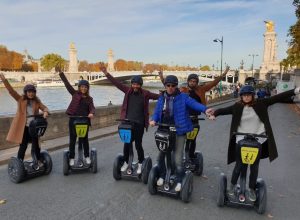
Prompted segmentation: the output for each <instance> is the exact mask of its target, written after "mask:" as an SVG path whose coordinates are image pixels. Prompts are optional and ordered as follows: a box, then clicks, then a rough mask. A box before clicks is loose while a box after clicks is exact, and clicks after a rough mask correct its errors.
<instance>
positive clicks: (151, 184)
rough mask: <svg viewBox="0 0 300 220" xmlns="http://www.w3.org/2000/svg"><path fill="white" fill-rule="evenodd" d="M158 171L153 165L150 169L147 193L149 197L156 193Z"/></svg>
mask: <svg viewBox="0 0 300 220" xmlns="http://www.w3.org/2000/svg"><path fill="white" fill-rule="evenodd" d="M158 174H159V169H158V166H157V165H155V166H154V167H152V169H151V170H150V173H149V177H148V191H149V193H150V194H151V195H155V194H156V193H157V180H158Z"/></svg>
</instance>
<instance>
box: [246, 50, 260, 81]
mask: <svg viewBox="0 0 300 220" xmlns="http://www.w3.org/2000/svg"><path fill="white" fill-rule="evenodd" d="M248 56H249V57H251V56H252V77H253V69H254V57H258V54H249V55H248Z"/></svg>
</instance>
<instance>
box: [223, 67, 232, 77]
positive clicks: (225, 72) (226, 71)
mask: <svg viewBox="0 0 300 220" xmlns="http://www.w3.org/2000/svg"><path fill="white" fill-rule="evenodd" d="M229 70H230V66H226V69H225V71H224V73H223V75H224V76H225V75H226V74H227V73H228V71H229Z"/></svg>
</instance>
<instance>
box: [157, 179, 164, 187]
mask: <svg viewBox="0 0 300 220" xmlns="http://www.w3.org/2000/svg"><path fill="white" fill-rule="evenodd" d="M156 184H157V185H158V186H162V185H163V184H164V179H163V178H161V177H159V179H158V180H157V182H156Z"/></svg>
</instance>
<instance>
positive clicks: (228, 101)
mask: <svg viewBox="0 0 300 220" xmlns="http://www.w3.org/2000/svg"><path fill="white" fill-rule="evenodd" d="M235 100H236V99H229V100H225V101H221V102H216V103H211V104H208V105H207V107H215V106H219V105H222V104H226V103H230V102H233V101H235ZM117 133H118V131H117V130H116V131H113V132H108V133H104V134H99V135H95V136H93V137H90V138H89V141H92V140H97V139H101V138H104V137H108V136H112V135H115V134H117ZM66 137H67V136H66ZM48 141H51V140H48ZM68 146H69V143H65V142H64V143H62V144H58V145H56V146H53V147H50V148H49V147H48V148H43V149H44V150H47V151H48V152H53V151H56V150H60V149H62V148H66V147H68ZM30 157H31V156H30V154H29V155H28V154H26V155H25V159H27V158H30ZM9 160H10V157H8V158H5V159H2V160H0V166H1V165H5V164H7V163H8V161H9Z"/></svg>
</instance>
